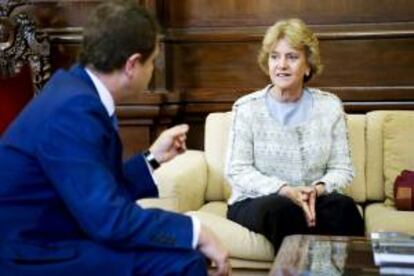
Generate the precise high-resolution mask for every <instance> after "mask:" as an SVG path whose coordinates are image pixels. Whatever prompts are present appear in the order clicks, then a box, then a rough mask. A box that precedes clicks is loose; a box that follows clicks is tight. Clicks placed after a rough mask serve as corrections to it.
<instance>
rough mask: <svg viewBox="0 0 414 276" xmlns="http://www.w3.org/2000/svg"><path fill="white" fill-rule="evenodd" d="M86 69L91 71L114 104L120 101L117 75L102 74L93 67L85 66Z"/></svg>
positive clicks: (115, 73)
mask: <svg viewBox="0 0 414 276" xmlns="http://www.w3.org/2000/svg"><path fill="white" fill-rule="evenodd" d="M86 68H87V69H88V70H89V71H91V72H92V73H93V74H94V75H95V76H96V77H97V78H98V79H99V80H100V81H101V82H102V84H103V85H105V87H106V88H107V89H108V91H109V93H111V96H112V98H113V99H114V102H115V103H118V102H119V101H120V98H121V97H120V96H121V95H120V93H119V91H120V80H119V73H117V72H114V73H102V72H100V71H98V70H96V69H94V68H93V67H90V66H86Z"/></svg>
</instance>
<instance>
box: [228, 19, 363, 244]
mask: <svg viewBox="0 0 414 276" xmlns="http://www.w3.org/2000/svg"><path fill="white" fill-rule="evenodd" d="M258 61H259V65H260V67H261V68H262V69H263V71H265V72H266V73H267V74H268V75H269V76H270V80H271V82H272V83H271V84H270V85H268V86H267V87H265V88H264V89H262V90H259V91H256V92H253V93H251V94H248V95H246V96H243V97H241V98H240V99H238V100H237V101H236V103H235V104H234V106H233V121H232V128H231V130H230V140H229V152H228V160H227V165H226V176H227V178H228V181H229V182H230V184H231V186H232V195H231V197H230V198H229V201H228V204H229V209H228V213H227V217H228V218H229V219H231V220H233V221H235V222H237V223H239V224H241V225H243V226H245V227H247V228H249V229H250V230H252V231H254V232H258V233H261V234H263V235H264V236H265V237H267V238H268V239H269V241H270V242H271V243H272V244H273V246H274V248H275V252H277V250H278V248H279V246H280V244H281V242H282V240H283V238H284V237H285V236H287V235H291V234H322V235H364V223H363V220H362V217H361V215H360V213H359V212H358V209H357V207H356V205H355V203H354V201H353V200H352V198H350V197H348V196H346V195H343V194H342V193H341V191H342V190H343V188H344V187H345V186H346V185H348V184H349V183H350V182H351V180H352V178H353V176H354V171H353V166H352V161H351V157H350V149H349V144H348V137H347V127H346V122H345V113H344V111H343V108H342V103H341V101H340V99H339V98H338V97H336V96H335V95H333V94H331V93H328V92H324V91H321V90H319V89H315V88H310V87H306V86H305V85H304V84H305V83H306V82H308V81H309V80H310V79H311V78H312V77H313V76H314V75H317V74H319V73H320V71H321V69H322V65H321V62H320V54H319V46H318V40H317V38H316V36H315V34H314V33H312V31H311V30H310V29H309V28H308V27H307V26H306V25H305V23H304V22H303V21H301V20H299V19H289V20H284V21H280V22H277V23H276V24H275V25H273V26H272V27H270V28H269V29H268V30H267V32H266V34H265V36H264V39H263V43H262V48H261V50H260V53H259V56H258Z"/></svg>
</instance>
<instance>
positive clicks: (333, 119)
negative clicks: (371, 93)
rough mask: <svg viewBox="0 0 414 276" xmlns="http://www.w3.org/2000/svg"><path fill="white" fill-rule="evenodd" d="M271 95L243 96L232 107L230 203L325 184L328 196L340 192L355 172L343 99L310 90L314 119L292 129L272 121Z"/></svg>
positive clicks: (228, 166) (260, 92)
mask: <svg viewBox="0 0 414 276" xmlns="http://www.w3.org/2000/svg"><path fill="white" fill-rule="evenodd" d="M267 91H268V89H267V88H265V89H262V90H259V91H256V92H253V93H251V94H248V95H246V96H243V97H241V98H240V99H238V100H237V101H236V102H235V104H234V105H233V118H232V126H231V129H230V136H229V147H228V153H227V162H226V177H227V180H228V181H229V183H230V185H231V187H232V195H231V197H230V198H229V200H228V203H229V204H232V203H234V202H237V201H240V200H243V199H246V198H255V197H259V196H263V195H268V194H271V193H276V192H277V191H278V190H279V189H280V188H281V187H282V186H283V185H286V184H287V185H292V186H298V185H313V184H315V183H317V182H324V183H325V185H326V189H327V192H332V191H334V190H337V191H341V190H342V189H343V188H344V187H345V186H346V185H348V184H349V183H350V182H351V180H352V178H353V177H354V170H353V166H352V161H351V154H350V148H349V144H348V133H347V127H346V121H345V113H344V111H343V108H342V103H341V101H340V99H339V98H338V97H336V96H335V95H333V94H331V93H328V92H324V91H321V90H318V89H314V88H308V91H309V92H310V94H311V95H312V99H313V107H312V110H311V112H310V115H309V118H307V120H306V121H304V122H303V123H301V124H300V125H298V126H294V127H287V126H283V125H281V124H280V123H279V122H278V121H277V120H275V119H274V118H273V117H272V116H271V113H270V112H269V110H268V108H267V106H266V104H265V99H266V93H267Z"/></svg>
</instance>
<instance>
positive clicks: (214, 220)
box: [187, 202, 275, 261]
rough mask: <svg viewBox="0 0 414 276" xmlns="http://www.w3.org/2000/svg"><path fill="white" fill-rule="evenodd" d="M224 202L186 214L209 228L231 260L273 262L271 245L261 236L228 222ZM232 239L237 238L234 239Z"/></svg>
mask: <svg viewBox="0 0 414 276" xmlns="http://www.w3.org/2000/svg"><path fill="white" fill-rule="evenodd" d="M223 213H224V215H225V214H226V213H227V205H226V203H225V202H214V203H209V204H207V206H204V207H203V208H201V209H200V211H192V212H188V213H187V214H188V215H191V216H196V217H197V218H199V219H200V221H201V223H202V224H204V225H205V226H207V227H209V228H210V229H211V230H212V231H214V233H215V234H216V235H217V237H218V238H219V240H220V241H221V242H222V243H223V244H224V245H225V246H226V248H227V249H228V250H229V252H230V256H231V257H232V258H240V259H247V260H254V261H273V259H274V258H275V253H274V249H273V246H272V244H271V243H270V242H269V241H268V240H267V239H266V238H265V237H264V236H263V235H261V234H257V233H255V232H252V231H249V230H248V229H247V228H245V227H243V226H241V225H240V224H238V223H235V222H233V221H231V220H228V219H227V218H225V217H224V216H223ZM234 237H237V239H236V238H234Z"/></svg>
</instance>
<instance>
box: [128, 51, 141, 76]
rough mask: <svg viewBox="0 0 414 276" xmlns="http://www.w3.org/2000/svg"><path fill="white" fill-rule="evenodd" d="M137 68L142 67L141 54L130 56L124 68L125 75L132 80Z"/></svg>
mask: <svg viewBox="0 0 414 276" xmlns="http://www.w3.org/2000/svg"><path fill="white" fill-rule="evenodd" d="M137 66H141V54H139V53H135V54H132V55H131V56H129V58H128V59H127V61H126V63H125V66H124V73H125V74H126V76H127V77H128V78H131V77H132V76H133V75H134V74H133V73H134V70H136V69H137Z"/></svg>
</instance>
